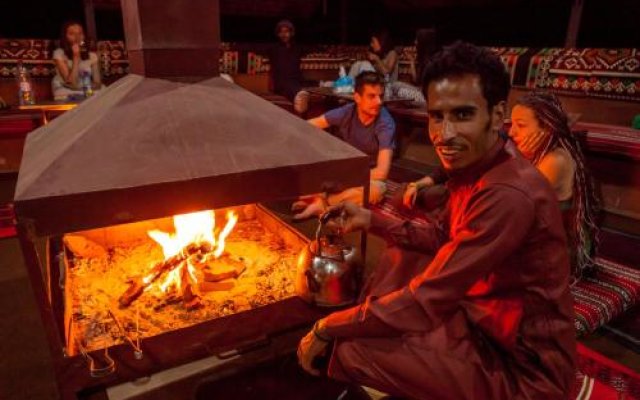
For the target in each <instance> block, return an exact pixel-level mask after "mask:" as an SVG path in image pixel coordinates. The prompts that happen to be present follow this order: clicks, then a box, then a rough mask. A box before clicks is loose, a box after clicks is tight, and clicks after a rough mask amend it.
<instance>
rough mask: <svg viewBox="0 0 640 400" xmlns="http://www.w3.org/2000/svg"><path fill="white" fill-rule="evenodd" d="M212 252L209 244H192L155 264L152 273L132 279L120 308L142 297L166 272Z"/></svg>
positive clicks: (120, 300)
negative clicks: (186, 261) (194, 256)
mask: <svg viewBox="0 0 640 400" xmlns="http://www.w3.org/2000/svg"><path fill="white" fill-rule="evenodd" d="M209 251H211V246H210V245H209V244H208V243H202V244H195V243H192V244H190V245H189V246H187V247H185V248H184V249H182V251H181V252H180V253H178V254H176V255H175V256H173V257H170V258H168V259H166V260H164V261H159V262H157V263H155V264H154V266H153V267H152V268H151V271H150V272H149V273H148V274H147V275H146V276H144V277H142V278H136V279H132V280H131V282H130V283H129V288H128V289H127V291H126V292H124V293H123V294H122V296H120V298H119V299H118V303H119V305H120V308H125V307H128V306H129V305H130V304H131V303H133V301H134V300H135V299H137V298H138V297H140V295H141V294H142V293H143V292H144V290H145V288H147V287H148V286H149V285H150V284H151V283H153V282H154V281H155V280H156V279H158V277H159V276H160V275H162V274H163V273H164V272H166V271H171V270H172V269H174V268H177V267H178V266H180V264H181V263H182V262H183V261H185V260H186V259H187V258H189V256H191V255H192V254H196V253H201V254H204V253H207V252H209Z"/></svg>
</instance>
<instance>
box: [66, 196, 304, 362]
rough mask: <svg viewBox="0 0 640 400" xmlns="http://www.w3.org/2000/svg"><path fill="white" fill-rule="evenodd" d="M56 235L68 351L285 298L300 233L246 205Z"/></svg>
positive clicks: (180, 326)
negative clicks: (60, 239) (60, 243)
mask: <svg viewBox="0 0 640 400" xmlns="http://www.w3.org/2000/svg"><path fill="white" fill-rule="evenodd" d="M220 217H223V218H220ZM216 222H219V223H222V224H221V227H222V228H216ZM63 242H64V245H65V246H64V249H65V251H64V253H63V255H64V266H65V276H66V277H67V282H66V285H65V299H66V301H65V303H66V304H67V305H68V306H67V308H66V310H65V319H66V321H65V325H66V326H68V330H67V332H68V335H67V338H66V339H67V348H68V352H69V354H71V355H74V354H78V353H79V352H80V349H82V350H84V351H86V350H89V351H91V350H98V349H103V348H105V347H110V346H113V345H116V344H120V343H121V342H122V336H123V335H124V336H126V337H128V338H130V339H131V340H132V341H135V342H136V343H138V342H139V341H140V340H141V339H145V338H149V337H153V336H156V335H159V334H161V333H164V332H168V331H173V330H177V329H183V328H186V327H189V326H192V325H195V324H198V323H202V322H205V321H209V320H212V319H216V318H220V317H223V316H228V315H232V314H235V313H239V312H244V311H248V310H251V309H255V308H258V307H262V306H265V305H268V304H271V303H276V302H279V301H282V300H285V299H287V298H290V297H292V296H293V295H294V286H293V284H294V278H295V268H296V258H297V256H298V254H299V252H300V250H301V248H302V246H304V245H305V243H306V240H305V239H304V238H303V237H301V236H299V235H298V234H296V233H295V232H293V231H292V230H291V229H290V228H289V227H287V226H286V225H284V224H282V222H280V221H279V220H278V219H277V218H276V217H275V216H273V214H271V213H270V212H268V211H266V210H265V209H264V208H263V207H260V206H255V205H249V206H244V207H240V208H234V209H228V210H227V211H226V212H223V211H220V212H214V211H203V212H196V213H192V214H186V215H178V216H175V217H173V218H165V219H157V220H152V221H144V222H139V223H133V224H127V225H121V226H114V227H108V228H101V229H94V230H89V231H83V232H76V233H73V234H67V235H65V236H64V238H63ZM136 347H138V345H137V344H136Z"/></svg>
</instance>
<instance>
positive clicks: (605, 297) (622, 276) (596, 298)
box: [571, 258, 640, 336]
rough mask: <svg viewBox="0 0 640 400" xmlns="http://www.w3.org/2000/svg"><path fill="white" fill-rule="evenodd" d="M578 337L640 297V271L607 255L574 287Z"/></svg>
mask: <svg viewBox="0 0 640 400" xmlns="http://www.w3.org/2000/svg"><path fill="white" fill-rule="evenodd" d="M571 292H572V293H573V297H574V304H573V307H574V311H575V314H576V316H575V318H576V319H575V327H576V332H577V335H578V336H582V335H585V334H587V333H590V332H593V331H594V330H596V329H597V328H599V327H601V326H602V325H604V324H606V323H607V322H609V321H611V320H612V319H613V318H615V317H617V316H618V315H620V314H622V313H623V312H624V311H626V310H628V309H629V308H631V307H633V306H635V305H636V304H637V303H638V299H640V271H639V270H636V269H634V268H631V267H627V266H625V265H622V264H618V263H615V262H612V261H609V260H606V259H604V258H597V259H596V267H595V269H594V270H593V271H591V273H590V274H589V275H585V276H583V277H582V279H581V280H580V281H579V282H578V283H577V284H576V285H575V286H574V287H572V288H571Z"/></svg>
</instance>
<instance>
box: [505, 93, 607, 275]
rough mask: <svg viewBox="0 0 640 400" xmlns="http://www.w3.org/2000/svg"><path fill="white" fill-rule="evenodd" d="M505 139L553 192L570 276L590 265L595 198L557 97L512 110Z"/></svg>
mask: <svg viewBox="0 0 640 400" xmlns="http://www.w3.org/2000/svg"><path fill="white" fill-rule="evenodd" d="M509 136H510V137H511V138H512V139H513V141H514V143H515V145H516V146H517V148H518V150H519V151H520V152H521V153H522V155H523V156H524V157H525V158H527V159H528V160H529V161H531V163H532V164H533V165H535V166H536V167H537V168H538V170H539V171H540V172H541V173H542V175H544V176H545V177H546V178H547V180H548V181H549V183H551V186H552V187H553V189H554V190H555V192H556V195H557V197H558V201H559V202H560V208H561V210H562V214H563V220H564V226H565V230H566V231H567V239H568V241H569V250H570V255H571V258H572V260H571V261H572V267H573V269H574V270H573V275H572V276H573V277H574V279H578V278H579V277H580V276H581V274H582V272H583V271H584V270H585V269H586V268H588V267H591V266H593V250H594V248H595V242H596V241H597V234H598V226H597V221H596V220H597V213H598V209H599V204H600V202H599V198H598V196H597V194H596V190H595V187H594V183H593V180H592V178H591V175H590V174H589V171H588V169H587V165H586V162H585V157H584V154H583V153H582V149H581V147H580V143H579V142H578V138H577V137H576V136H575V135H574V134H572V133H571V129H570V128H569V123H568V119H567V114H566V113H565V112H564V110H563V109H562V104H561V103H560V101H559V100H558V98H557V97H556V96H555V95H553V94H551V93H546V92H531V93H529V94H527V95H525V96H523V97H521V98H520V99H518V101H517V102H516V105H515V106H514V107H513V110H512V112H511V130H510V131H509Z"/></svg>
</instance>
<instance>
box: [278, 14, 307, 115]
mask: <svg viewBox="0 0 640 400" xmlns="http://www.w3.org/2000/svg"><path fill="white" fill-rule="evenodd" d="M275 32H276V36H278V43H277V44H275V45H274V46H273V47H272V48H271V50H270V51H269V63H270V65H271V70H270V74H271V80H272V83H273V92H274V93H276V94H279V95H281V96H284V97H286V98H287V99H289V100H290V101H291V102H293V108H294V110H295V111H296V112H297V113H298V114H303V113H304V112H306V111H307V108H308V107H309V93H308V92H306V91H304V90H301V89H302V71H301V70H300V60H301V57H302V56H301V51H300V48H299V47H298V45H297V44H296V43H295V40H294V38H295V33H296V29H295V27H294V26H293V23H292V22H291V21H289V20H286V19H283V20H281V21H280V22H278V23H277V24H276V29H275Z"/></svg>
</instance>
